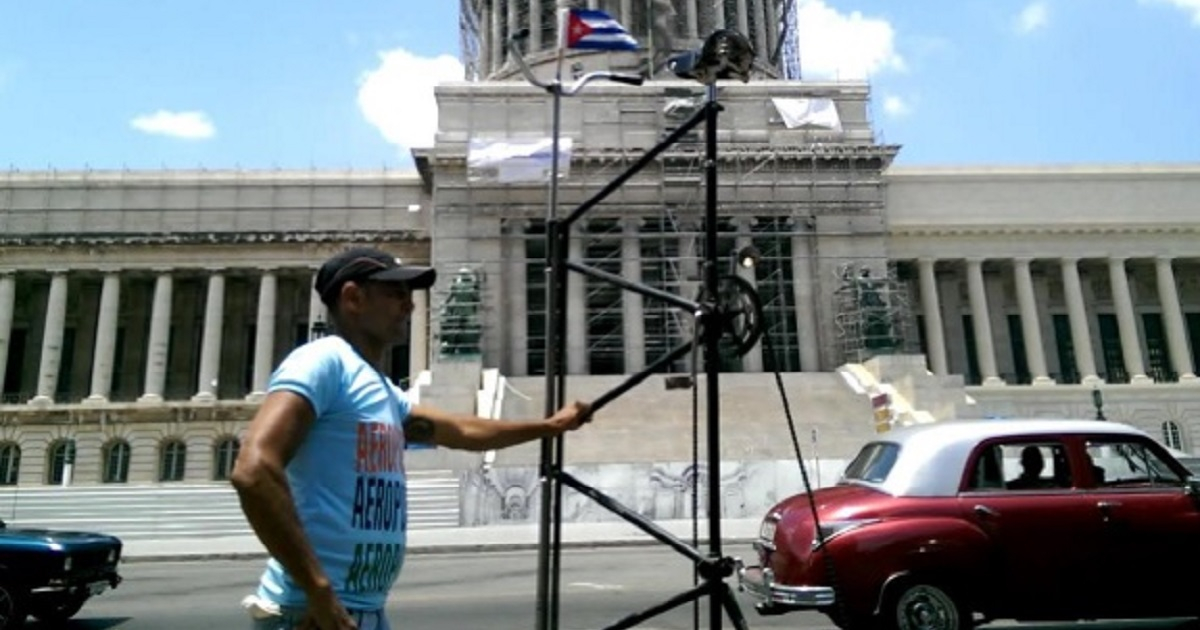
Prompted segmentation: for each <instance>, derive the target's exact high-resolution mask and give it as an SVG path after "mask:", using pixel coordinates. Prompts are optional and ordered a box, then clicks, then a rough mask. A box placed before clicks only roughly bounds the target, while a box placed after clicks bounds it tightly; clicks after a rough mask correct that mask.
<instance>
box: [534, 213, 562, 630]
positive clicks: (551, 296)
mask: <svg viewBox="0 0 1200 630" xmlns="http://www.w3.org/2000/svg"><path fill="white" fill-rule="evenodd" d="M557 232H558V222H557V220H555V219H554V218H550V219H548V220H547V221H546V260H545V269H544V272H543V273H544V274H545V275H544V276H543V277H544V278H545V281H546V305H545V314H546V320H545V321H546V323H545V326H546V345H545V347H544V348H543V356H544V359H543V364H544V365H543V368H544V369H545V372H546V407H545V411H546V415H547V416H549V415H550V414H553V413H554V412H555V410H556V409H557V408H558V405H557V400H556V399H557V388H558V379H557V378H556V371H557V367H558V361H557V358H556V356H555V352H556V350H555V349H556V348H557V347H558V346H559V342H558V330H557V329H556V327H555V325H554V322H555V319H556V316H555V312H554V305H555V303H556V301H557V295H556V294H557V291H558V288H557V287H556V286H555V285H556V282H555V280H556V279H555V274H554V267H555V260H556V259H557V257H558V252H557V247H558V238H557ZM556 446H557V444H556V441H555V440H553V439H549V438H547V439H543V440H542V443H541V457H540V460H539V466H538V475H539V476H540V478H541V482H542V488H541V491H542V492H541V501H542V505H541V510H539V523H538V525H539V527H538V538H539V539H540V540H541V544H539V545H538V579H537V628H538V630H550V628H552V627H553V626H551V625H550V619H551V606H550V591H551V589H550V581H551V576H552V575H553V576H555V577H557V575H558V573H557V572H556V571H554V570H553V567H552V566H551V560H552V559H551V555H550V550H551V548H553V547H556V546H557V545H556V544H555V542H556V541H555V540H553V538H551V536H552V535H553V530H552V528H551V524H552V517H553V514H554V512H553V507H554V492H553V486H554V485H556V483H557V482H556V479H555V475H554V470H553V465H554V450H555V447H556Z"/></svg>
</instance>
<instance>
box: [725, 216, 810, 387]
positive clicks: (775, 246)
mask: <svg viewBox="0 0 1200 630" xmlns="http://www.w3.org/2000/svg"><path fill="white" fill-rule="evenodd" d="M751 229H752V231H753V239H752V243H753V245H754V247H755V248H757V249H758V252H759V260H758V264H757V265H755V267H754V280H755V289H756V291H757V292H758V297H759V300H760V301H761V302H762V308H763V326H764V331H763V335H764V336H765V337H767V339H764V340H763V342H762V343H761V345H760V348H761V349H762V353H763V367H764V368H765V369H766V370H767V371H780V372H799V371H800V369H801V367H802V366H801V365H800V336H799V334H798V331H797V328H796V292H795V291H793V290H792V287H793V283H794V282H795V279H794V278H793V277H792V237H791V227H790V226H789V225H788V219H787V218H785V217H758V218H757V221H755V222H754V225H753V226H752V228H751ZM727 243H728V245H727V247H728V250H727V251H718V253H717V254H718V257H719V258H720V261H721V262H722V263H723V262H725V261H727V260H731V259H732V258H733V256H734V255H735V252H736V249H735V248H736V245H737V242H736V241H735V240H734V239H733V238H729V239H728V240H727ZM718 247H720V245H718ZM768 348H769V349H770V352H768V351H767V350H768ZM803 367H807V368H808V369H809V370H816V369H817V366H815V365H809V366H803Z"/></svg>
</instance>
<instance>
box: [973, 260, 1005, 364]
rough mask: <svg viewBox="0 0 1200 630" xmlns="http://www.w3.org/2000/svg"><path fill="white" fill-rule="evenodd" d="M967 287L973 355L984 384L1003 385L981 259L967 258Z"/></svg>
mask: <svg viewBox="0 0 1200 630" xmlns="http://www.w3.org/2000/svg"><path fill="white" fill-rule="evenodd" d="M967 289H968V293H969V294H970V295H969V297H970V300H971V325H972V326H973V327H974V328H975V355H976V357H978V360H979V373H980V375H981V376H983V384H984V385H1003V384H1004V381H1003V380H1001V379H1000V376H999V371H998V370H997V369H996V349H995V346H994V345H993V343H992V322H991V319H990V315H989V314H988V303H987V289H986V288H984V284H983V260H982V259H980V258H971V259H969V260H967Z"/></svg>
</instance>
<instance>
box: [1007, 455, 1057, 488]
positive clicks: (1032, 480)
mask: <svg viewBox="0 0 1200 630" xmlns="http://www.w3.org/2000/svg"><path fill="white" fill-rule="evenodd" d="M1045 467H1046V461H1045V460H1044V459H1043V458H1042V451H1041V449H1039V448H1038V447H1036V446H1026V447H1025V448H1023V449H1021V468H1022V470H1021V475H1020V476H1018V477H1017V478H1016V479H1013V480H1012V481H1009V482H1008V489H1009V490H1029V489H1031V488H1044V487H1046V485H1047V484H1046V480H1044V479H1042V470H1043V469H1044V468H1045Z"/></svg>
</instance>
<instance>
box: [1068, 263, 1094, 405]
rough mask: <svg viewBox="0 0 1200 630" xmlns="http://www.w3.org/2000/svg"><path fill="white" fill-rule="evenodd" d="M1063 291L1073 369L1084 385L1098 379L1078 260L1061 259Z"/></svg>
mask: <svg viewBox="0 0 1200 630" xmlns="http://www.w3.org/2000/svg"><path fill="white" fill-rule="evenodd" d="M1062 277H1063V293H1064V294H1065V296H1066V299H1067V317H1068V318H1069V320H1070V322H1071V346H1072V347H1073V350H1074V351H1075V371H1076V372H1078V373H1079V380H1080V382H1081V383H1083V384H1084V385H1089V384H1095V383H1096V382H1098V381H1099V380H1100V377H1099V376H1097V375H1096V358H1095V356H1094V355H1093V354H1092V333H1091V329H1090V326H1089V325H1088V316H1087V307H1086V305H1085V304H1084V302H1083V286H1082V285H1080V283H1079V261H1078V260H1077V259H1075V258H1063V259H1062Z"/></svg>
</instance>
